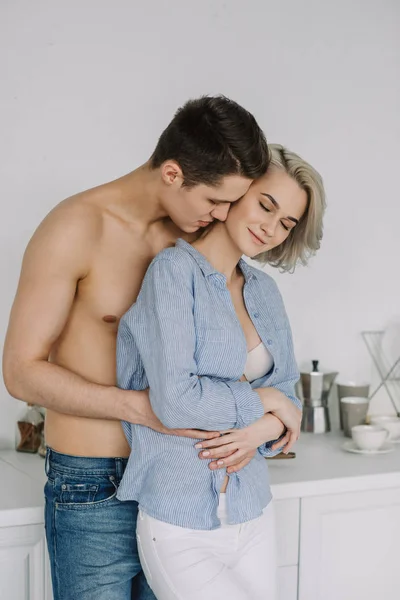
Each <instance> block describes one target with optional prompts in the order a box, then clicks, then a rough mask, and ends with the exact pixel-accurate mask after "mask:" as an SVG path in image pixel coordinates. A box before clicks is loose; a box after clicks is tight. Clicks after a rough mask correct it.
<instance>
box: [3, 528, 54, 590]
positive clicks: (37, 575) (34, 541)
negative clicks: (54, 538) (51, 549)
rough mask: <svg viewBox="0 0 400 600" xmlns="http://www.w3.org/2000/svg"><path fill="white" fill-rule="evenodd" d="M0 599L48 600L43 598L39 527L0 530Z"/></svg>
mask: <svg viewBox="0 0 400 600" xmlns="http://www.w3.org/2000/svg"><path fill="white" fill-rule="evenodd" d="M0 598H4V600H6V599H7V600H44V599H45V600H50V598H48V597H46V581H45V540H44V531H43V525H41V524H37V525H22V526H17V527H2V528H0Z"/></svg>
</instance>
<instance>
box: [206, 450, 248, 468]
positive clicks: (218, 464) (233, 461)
mask: <svg viewBox="0 0 400 600" xmlns="http://www.w3.org/2000/svg"><path fill="white" fill-rule="evenodd" d="M245 455H246V451H245V450H236V451H235V452H233V453H232V454H231V455H230V456H228V457H227V458H223V459H218V460H216V461H213V462H210V464H209V465H208V466H209V468H210V469H211V470H212V471H215V470H216V469H226V468H227V467H232V466H234V465H238V464H239V463H240V462H241V461H242V460H243V459H244V457H245ZM250 460H251V459H250Z"/></svg>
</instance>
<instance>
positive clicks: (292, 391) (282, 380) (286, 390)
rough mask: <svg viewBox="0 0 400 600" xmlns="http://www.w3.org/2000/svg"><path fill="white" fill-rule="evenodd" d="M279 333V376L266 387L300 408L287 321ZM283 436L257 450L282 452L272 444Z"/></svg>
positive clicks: (264, 452)
mask: <svg viewBox="0 0 400 600" xmlns="http://www.w3.org/2000/svg"><path fill="white" fill-rule="evenodd" d="M279 335H280V336H282V340H281V343H282V345H283V351H282V354H281V355H282V356H283V357H284V359H283V360H282V363H281V364H282V366H281V367H280V370H279V376H278V375H277V376H275V380H274V382H273V383H271V384H270V385H269V386H268V387H273V388H275V389H276V390H279V391H280V392H282V393H283V394H285V396H286V397H287V398H289V400H290V401H291V402H293V404H294V405H295V406H296V407H297V408H299V409H300V410H302V408H303V407H302V403H301V401H300V400H299V398H297V396H296V387H295V386H296V383H297V382H298V380H299V377H300V373H299V371H298V368H297V363H296V358H295V354H294V346H293V338H292V332H291V329H290V325H289V322H287V328H286V329H283V330H281V331H280V332H279ZM282 437H283V435H282V436H281V437H280V438H278V439H277V440H272V441H270V442H267V443H265V444H263V445H262V446H260V447H259V448H258V450H259V452H260V453H261V454H262V455H263V456H265V457H269V456H276V455H277V454H280V452H282V447H278V448H277V449H276V450H272V446H273V445H274V444H276V443H277V442H279V440H280V439H281V438H282Z"/></svg>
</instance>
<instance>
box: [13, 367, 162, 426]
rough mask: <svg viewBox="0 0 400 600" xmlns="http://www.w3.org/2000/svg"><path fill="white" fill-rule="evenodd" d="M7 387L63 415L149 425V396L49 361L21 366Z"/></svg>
mask: <svg viewBox="0 0 400 600" xmlns="http://www.w3.org/2000/svg"><path fill="white" fill-rule="evenodd" d="M5 383H6V387H7V389H8V391H9V393H10V394H11V395H12V396H14V397H15V398H18V399H20V400H24V401H25V402H29V403H32V404H37V405H39V406H43V407H44V408H47V409H50V410H54V411H57V412H59V413H63V414H67V415H74V416H76V417H87V418H92V419H113V420H117V421H119V420H126V421H129V422H131V423H135V424H138V425H147V424H148V414H149V406H150V405H149V401H148V396H147V392H140V391H137V392H136V391H131V390H121V389H119V388H117V387H115V386H105V385H100V384H97V383H92V382H90V381H87V380H86V379H84V378H83V377H81V376H80V375H77V374H76V373H73V372H71V371H68V369H64V368H63V367H60V366H59V365H55V364H53V363H50V362H47V361H34V362H32V363H29V364H24V365H19V366H18V368H17V367H16V368H15V369H14V372H13V373H12V374H10V375H9V376H8V377H7V378H5Z"/></svg>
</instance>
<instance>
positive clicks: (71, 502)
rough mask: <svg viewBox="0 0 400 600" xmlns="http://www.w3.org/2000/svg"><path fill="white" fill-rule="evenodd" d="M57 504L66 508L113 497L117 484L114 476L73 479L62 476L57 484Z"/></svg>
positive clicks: (101, 501)
mask: <svg viewBox="0 0 400 600" xmlns="http://www.w3.org/2000/svg"><path fill="white" fill-rule="evenodd" d="M56 487H58V494H57V496H58V501H57V505H58V506H59V507H60V506H61V507H66V508H68V507H69V508H79V507H89V506H94V505H97V504H102V503H104V502H107V501H109V500H112V499H113V498H115V496H116V494H117V485H116V484H115V478H114V477H112V476H111V477H104V478H96V480H92V481H90V480H88V481H84V480H83V479H81V480H73V479H71V478H69V477H68V478H62V479H61V480H60V481H59V482H58V485H57V486H56Z"/></svg>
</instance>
